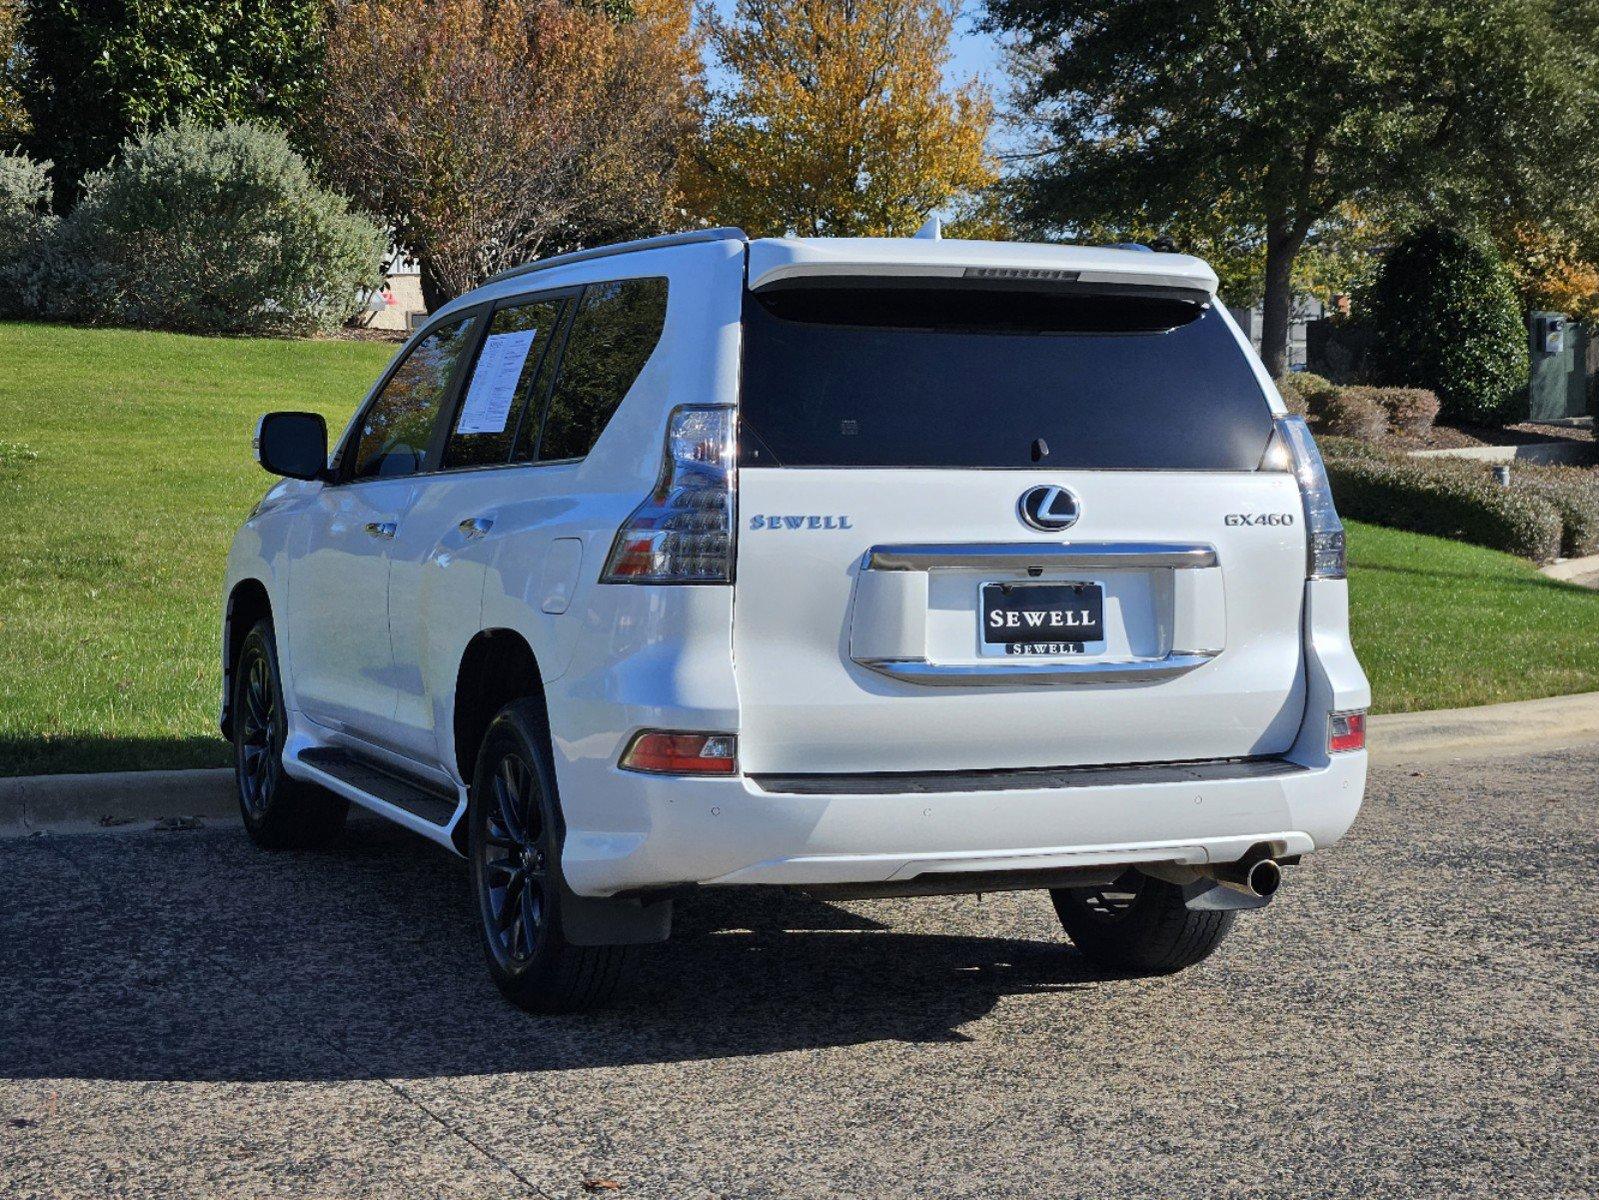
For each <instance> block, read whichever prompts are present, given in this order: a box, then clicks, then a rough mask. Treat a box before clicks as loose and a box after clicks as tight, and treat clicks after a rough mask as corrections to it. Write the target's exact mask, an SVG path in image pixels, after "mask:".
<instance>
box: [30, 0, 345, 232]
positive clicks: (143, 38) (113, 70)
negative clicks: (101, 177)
mask: <svg viewBox="0 0 1599 1200" xmlns="http://www.w3.org/2000/svg"><path fill="white" fill-rule="evenodd" d="M323 2H324V0H27V4H26V10H25V13H24V16H23V22H22V42H23V48H24V50H25V53H26V57H25V62H24V63H23V69H22V80H21V92H22V99H23V104H24V106H25V107H26V109H27V112H28V116H29V119H30V122H31V124H32V130H31V132H30V134H29V135H28V139H27V145H28V147H29V149H30V150H31V152H32V153H33V155H34V157H35V158H48V159H52V160H54V162H55V171H56V180H55V182H56V202H57V204H58V205H59V206H70V204H71V203H73V202H75V201H76V199H77V195H78V187H79V183H80V181H81V180H82V178H83V176H84V175H85V174H86V173H87V172H89V171H92V170H95V169H97V168H99V167H102V166H104V165H105V164H106V163H107V162H108V161H110V159H111V156H112V155H113V154H114V153H116V149H117V147H118V146H119V145H121V144H122V142H123V141H125V140H126V139H127V138H129V137H131V136H133V135H134V134H135V133H137V132H138V131H140V130H142V129H144V128H147V127H151V126H157V125H162V124H166V123H167V122H169V121H172V120H175V119H176V118H177V117H179V116H192V117H194V118H196V119H198V120H200V121H203V122H205V123H206V124H210V125H218V124H221V123H223V122H226V121H243V120H267V121H279V122H281V121H284V120H286V119H288V118H289V117H291V116H292V115H293V114H294V113H295V111H296V110H297V109H298V108H299V107H300V106H301V105H302V104H303V103H304V102H305V100H306V99H307V97H308V96H309V95H310V94H311V93H312V91H313V89H314V87H315V81H316V77H317V62H318V59H319V57H320V55H321V47H322V39H321V23H322V7H323Z"/></svg>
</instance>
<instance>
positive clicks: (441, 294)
mask: <svg viewBox="0 0 1599 1200" xmlns="http://www.w3.org/2000/svg"><path fill="white" fill-rule="evenodd" d="M417 265H418V266H419V267H420V268H421V271H422V303H423V304H426V305H427V306H428V312H430V313H436V312H438V311H439V309H441V308H443V307H444V306H445V305H446V304H448V303H449V302H450V301H451V300H454V299H455V292H454V291H453V290H452V289H451V288H448V287H446V286H445V285H444V284H443V283H442V282H440V280H439V276H438V273H437V272H436V271H435V270H434V269H433V261H432V259H430V258H429V257H428V256H427V255H426V254H423V255H421V256H420V257H419V258H418V260H417Z"/></svg>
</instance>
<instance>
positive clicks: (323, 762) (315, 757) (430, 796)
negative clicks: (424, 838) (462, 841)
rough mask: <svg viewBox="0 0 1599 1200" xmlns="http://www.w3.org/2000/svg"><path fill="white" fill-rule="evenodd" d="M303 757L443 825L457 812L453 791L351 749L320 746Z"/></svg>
mask: <svg viewBox="0 0 1599 1200" xmlns="http://www.w3.org/2000/svg"><path fill="white" fill-rule="evenodd" d="M300 761H301V762H303V763H304V764H305V765H306V766H308V767H314V768H316V769H317V770H318V771H321V772H322V773H323V774H325V775H331V776H333V778H335V779H337V780H338V781H339V782H340V783H343V784H345V785H346V786H348V787H352V788H355V789H356V790H357V791H361V792H365V793H366V794H367V795H369V796H371V797H373V798H374V799H376V800H381V801H383V803H385V804H390V805H393V806H394V807H395V808H400V809H404V810H405V811H406V812H408V813H410V814H411V815H412V816H413V817H419V818H421V819H422V820H424V821H426V822H428V824H430V825H437V826H438V827H439V828H440V829H443V828H445V827H446V826H448V825H449V823H450V818H451V817H453V816H455V810H456V807H457V806H458V800H457V798H456V796H455V795H454V794H453V793H450V792H446V791H444V790H443V789H442V788H433V787H430V786H428V785H427V784H425V783H423V782H421V781H420V780H413V779H408V778H406V777H404V776H402V775H397V774H395V773H394V772H393V771H389V770H385V769H384V768H383V767H381V766H379V765H377V764H376V763H373V762H371V761H370V760H368V759H364V758H359V757H357V756H356V755H354V754H351V753H350V752H349V751H348V750H340V749H337V748H331V747H317V748H316V749H313V750H307V751H305V752H304V753H302V754H301V755H300Z"/></svg>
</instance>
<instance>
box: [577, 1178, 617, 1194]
mask: <svg viewBox="0 0 1599 1200" xmlns="http://www.w3.org/2000/svg"><path fill="white" fill-rule="evenodd" d="M583 1190H584V1191H585V1192H619V1191H621V1190H622V1185H621V1184H619V1183H617V1182H616V1180H614V1179H585V1180H584V1181H583Z"/></svg>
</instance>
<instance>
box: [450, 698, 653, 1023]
mask: <svg viewBox="0 0 1599 1200" xmlns="http://www.w3.org/2000/svg"><path fill="white" fill-rule="evenodd" d="M549 747H550V743H549V730H548V726H547V725H546V723H545V719H544V711H543V708H542V707H541V706H540V705H539V703H538V702H537V701H535V700H518V701H516V702H514V703H512V704H508V705H506V707H504V708H502V709H501V710H500V712H499V714H498V715H497V716H496V717H495V718H494V720H493V722H491V723H490V725H489V728H488V731H487V732H486V733H485V734H484V735H483V743H482V745H481V747H480V748H479V750H478V756H477V766H476V768H475V770H474V771H473V777H472V790H471V793H470V796H469V801H468V806H467V822H468V825H467V857H468V858H469V860H470V862H471V877H472V894H473V897H474V899H475V900H476V901H477V910H478V918H479V919H478V931H479V934H480V936H481V938H482V943H483V956H484V958H485V959H486V960H487V962H488V967H489V975H490V977H491V978H492V979H493V980H494V984H495V986H496V987H498V988H499V989H500V991H501V992H502V993H503V994H504V995H505V997H506V999H508V1000H510V1001H511V1003H513V1004H515V1005H517V1006H518V1007H520V1008H525V1009H527V1010H529V1011H531V1012H543V1013H562V1012H581V1011H583V1010H586V1009H591V1008H597V1007H599V1006H600V1005H602V1004H605V1003H607V1002H608V1001H609V1000H611V998H612V997H613V996H615V995H616V993H617V991H618V990H619V989H620V988H621V986H622V984H623V982H624V980H625V979H626V977H627V976H629V975H630V974H631V968H632V966H633V964H634V962H635V961H636V959H637V950H636V948H635V947H632V946H577V945H573V944H572V943H571V942H569V941H567V940H566V937H565V936H564V934H563V933H562V926H561V903H562V896H563V895H564V894H565V884H564V881H563V880H562V878H561V844H562V841H563V839H564V837H565V826H564V824H563V823H562V821H561V810H560V801H559V798H558V796H557V794H556V789H555V771H554V769H553V767H552V765H551V755H550V748H549Z"/></svg>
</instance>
